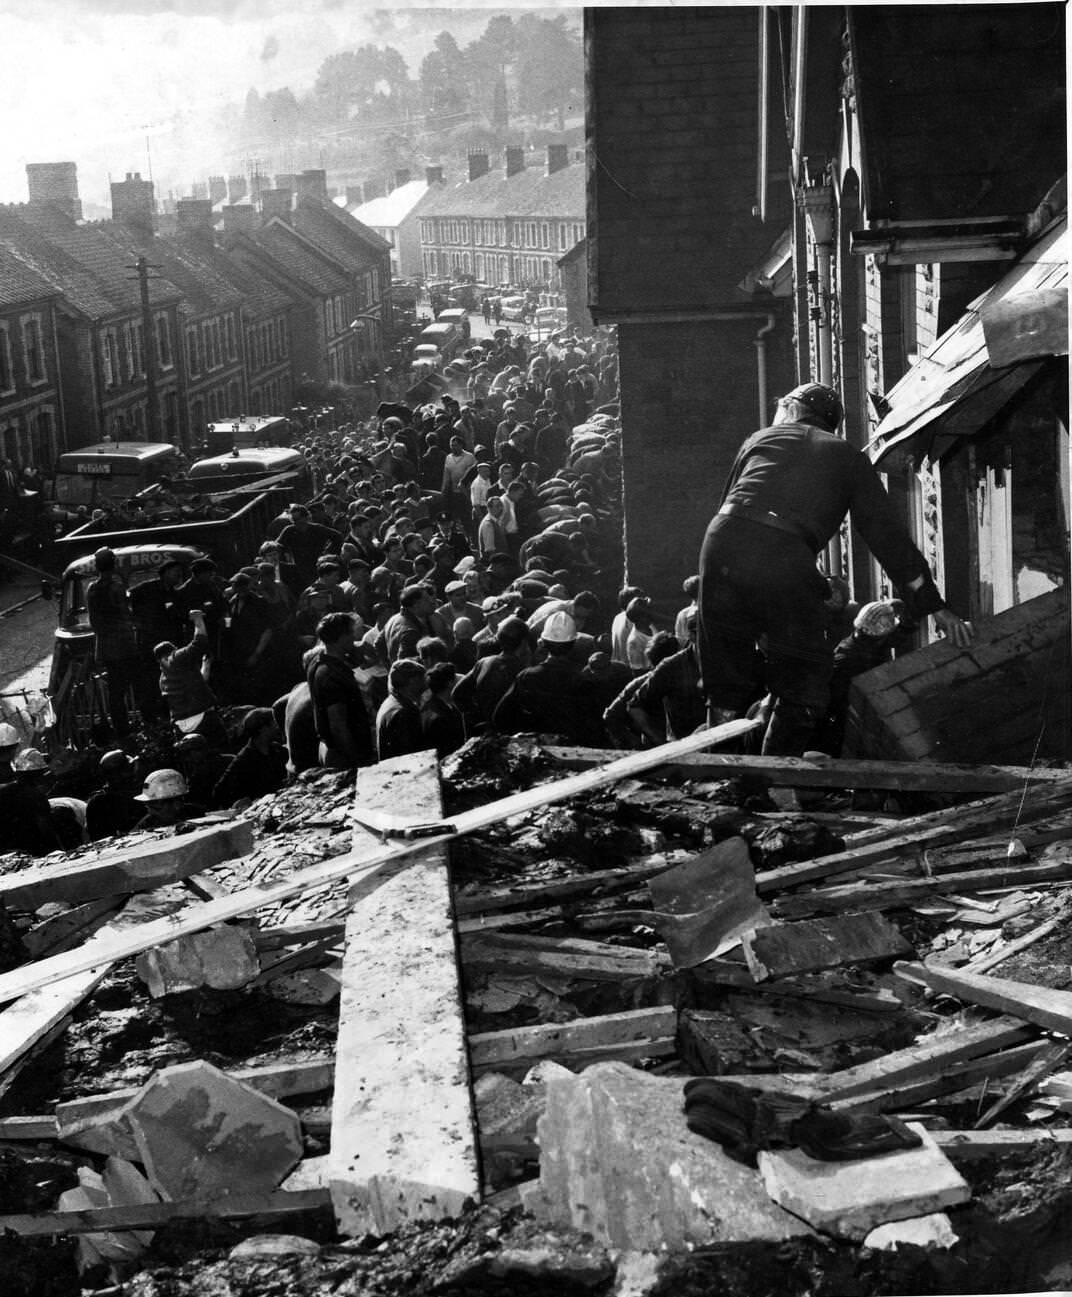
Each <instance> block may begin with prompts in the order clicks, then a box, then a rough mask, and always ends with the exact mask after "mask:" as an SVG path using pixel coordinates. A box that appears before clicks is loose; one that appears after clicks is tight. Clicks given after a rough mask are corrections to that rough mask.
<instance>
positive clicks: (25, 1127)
mask: <svg viewBox="0 0 1072 1297" xmlns="http://www.w3.org/2000/svg"><path fill="white" fill-rule="evenodd" d="M58 1138H59V1132H58V1131H57V1128H56V1118H55V1117H50V1116H48V1115H45V1116H30V1117H0V1140H22V1139H27V1140H44V1139H58Z"/></svg>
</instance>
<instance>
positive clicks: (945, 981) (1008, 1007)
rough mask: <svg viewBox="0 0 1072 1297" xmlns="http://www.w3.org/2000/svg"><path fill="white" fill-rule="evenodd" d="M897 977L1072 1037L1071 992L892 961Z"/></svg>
mask: <svg viewBox="0 0 1072 1297" xmlns="http://www.w3.org/2000/svg"><path fill="white" fill-rule="evenodd" d="M893 971H894V972H895V973H897V975H898V976H899V977H904V978H907V979H908V980H909V981H912V982H922V983H923V985H924V986H929V987H930V988H931V990H932V991H942V992H944V993H945V994H946V995H955V996H956V997H957V998H958V999H960V1000H964V1001H965V1002H966V1003H967V1004H978V1005H979V1006H980V1007H982V1008H984V1009H996V1010H997V1011H998V1012H999V1013H1009V1014H1012V1016H1013V1017H1015V1018H1021V1019H1023V1021H1024V1022H1033V1023H1034V1024H1035V1025H1036V1026H1038V1027H1042V1028H1044V1029H1045V1030H1047V1031H1057V1032H1060V1033H1061V1035H1062V1036H1072V991H1055V990H1051V989H1050V988H1049V987H1046V986H1032V985H1030V983H1028V982H1010V981H1006V980H1004V979H1003V978H1000V977H986V976H985V975H984V974H982V973H963V972H954V971H953V970H952V969H948V968H934V967H932V966H930V965H928V964H905V963H898V964H894V966H893Z"/></svg>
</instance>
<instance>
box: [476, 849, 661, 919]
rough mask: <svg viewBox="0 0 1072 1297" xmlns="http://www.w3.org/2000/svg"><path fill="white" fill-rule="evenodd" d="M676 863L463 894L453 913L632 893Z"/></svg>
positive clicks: (658, 860) (658, 862) (656, 859)
mask: <svg viewBox="0 0 1072 1297" xmlns="http://www.w3.org/2000/svg"><path fill="white" fill-rule="evenodd" d="M673 864H674V862H673V861H671V860H667V859H666V857H665V856H654V857H652V858H651V859H650V860H646V861H644V862H642V863H640V864H636V865H625V866H623V867H622V868H621V869H594V870H591V871H589V872H588V873H584V874H575V875H573V876H571V877H570V878H556V879H553V880H552V881H551V882H549V883H529V884H525V885H523V886H520V887H510V888H506V889H503V890H500V891H494V892H462V893H461V894H460V895H458V896H456V897H455V900H454V912H455V913H456V914H458V915H475V914H490V913H492V912H494V911H498V910H509V909H513V908H514V907H515V906H516V907H518V908H520V907H522V906H524V907H526V908H527V907H529V906H532V905H539V904H541V903H542V902H544V901H565V900H571V899H573V898H575V897H586V898H595V897H597V896H609V895H611V894H612V893H614V892H621V891H629V890H630V889H631V888H633V887H636V886H637V884H639V883H646V882H647V881H648V879H649V878H653V877H655V876H656V875H657V874H661V873H662V872H663V871H664V870H666V869H670V868H672V867H673Z"/></svg>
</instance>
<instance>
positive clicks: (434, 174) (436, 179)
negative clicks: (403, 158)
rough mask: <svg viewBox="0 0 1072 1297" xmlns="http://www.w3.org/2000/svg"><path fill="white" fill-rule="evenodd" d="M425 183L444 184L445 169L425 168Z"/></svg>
mask: <svg viewBox="0 0 1072 1297" xmlns="http://www.w3.org/2000/svg"><path fill="white" fill-rule="evenodd" d="M424 182H425V184H427V185H441V184H442V183H443V168H442V167H425V169H424Z"/></svg>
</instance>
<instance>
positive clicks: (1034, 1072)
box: [975, 1040, 1069, 1130]
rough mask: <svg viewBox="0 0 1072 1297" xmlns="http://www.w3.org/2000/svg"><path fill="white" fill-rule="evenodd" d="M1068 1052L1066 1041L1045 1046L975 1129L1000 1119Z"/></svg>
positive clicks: (1063, 1058)
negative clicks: (1007, 1109)
mask: <svg viewBox="0 0 1072 1297" xmlns="http://www.w3.org/2000/svg"><path fill="white" fill-rule="evenodd" d="M1068 1052H1069V1044H1068V1041H1067V1040H1064V1041H1052V1042H1051V1043H1050V1044H1049V1045H1047V1046H1046V1048H1045V1049H1043V1050H1042V1052H1041V1053H1040V1054H1039V1055H1038V1057H1037V1058H1035V1059H1033V1060H1032V1061H1031V1063H1030V1064H1029V1065H1028V1066H1027V1067H1025V1068H1024V1070H1023V1071H1022V1072H1021V1073H1020V1075H1019V1076H1018V1077H1017V1078H1016V1080H1015V1081H1014V1082H1013V1083H1012V1085H1011V1086H1010V1087H1009V1088H1008V1089H1007V1090H1006V1091H1005V1093H1004V1094H1003V1095H1001V1096H1000V1097H999V1098H997V1099H995V1100H994V1102H993V1103H992V1104H991V1105H990V1107H989V1108H987V1110H986V1111H985V1112H984V1113H983V1114H982V1115H981V1116H980V1118H979V1120H978V1121H977V1122H976V1123H975V1129H976V1130H983V1129H985V1128H986V1127H987V1126H989V1125H990V1123H991V1122H992V1121H993V1120H994V1119H995V1118H996V1117H1000V1116H1001V1114H1002V1113H1003V1112H1004V1111H1005V1109H1006V1108H1009V1107H1011V1106H1012V1105H1013V1104H1014V1103H1015V1102H1016V1101H1017V1100H1018V1099H1020V1098H1022V1097H1023V1096H1024V1095H1025V1094H1026V1093H1027V1092H1028V1090H1032V1089H1034V1087H1035V1086H1036V1085H1038V1083H1039V1082H1040V1081H1044V1080H1045V1079H1046V1077H1047V1076H1049V1075H1050V1073H1051V1072H1055V1071H1056V1070H1057V1069H1058V1068H1059V1067H1060V1066H1061V1064H1062V1063H1063V1062H1064V1061H1065V1059H1066V1058H1067V1057H1068Z"/></svg>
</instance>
